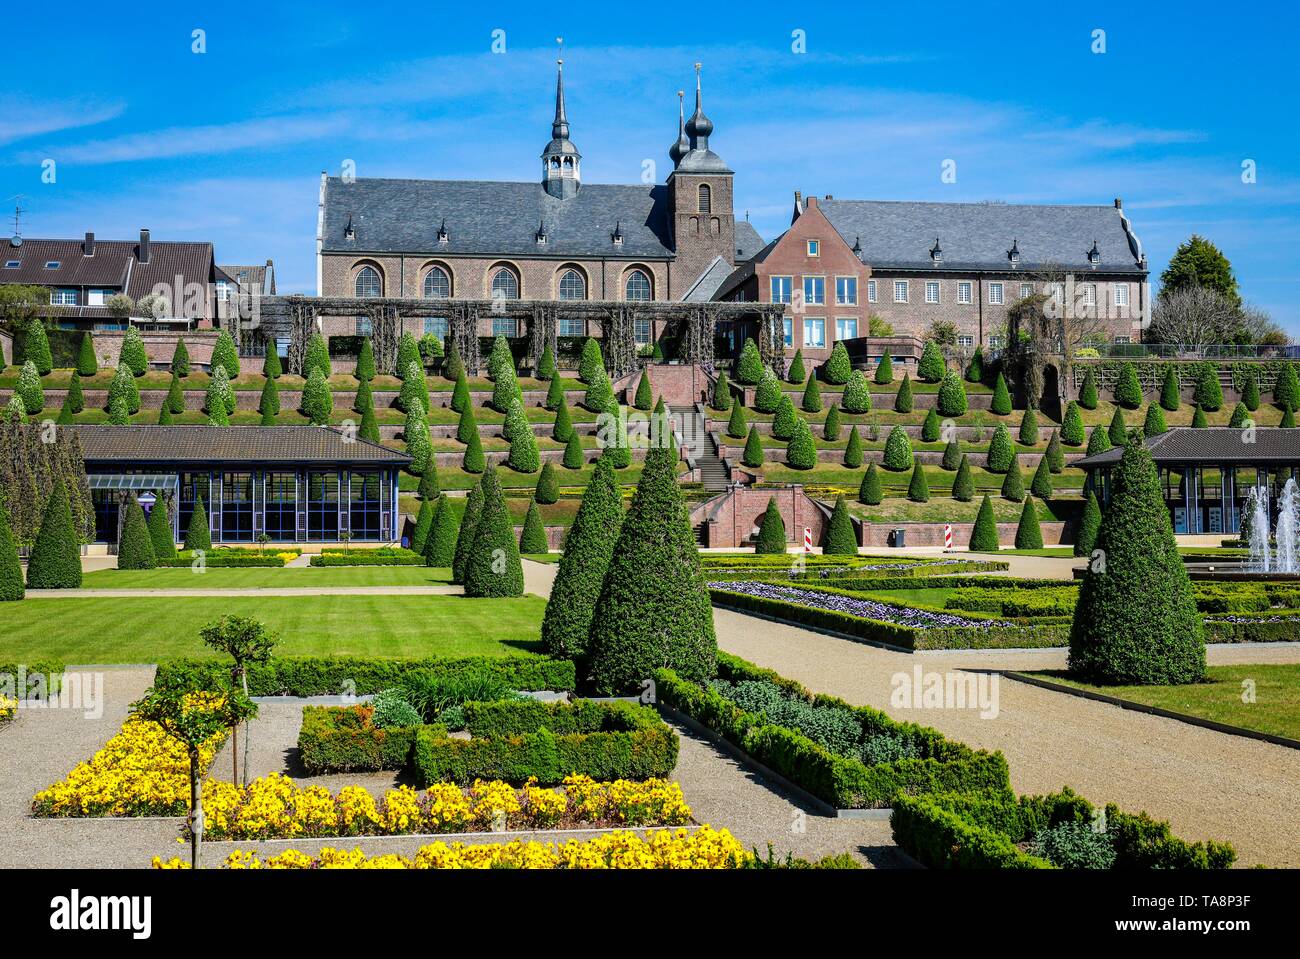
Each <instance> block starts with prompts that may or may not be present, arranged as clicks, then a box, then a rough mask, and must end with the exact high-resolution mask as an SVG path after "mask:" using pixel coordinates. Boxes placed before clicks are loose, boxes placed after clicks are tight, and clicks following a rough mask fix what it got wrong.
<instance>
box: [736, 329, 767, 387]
mask: <svg viewBox="0 0 1300 959" xmlns="http://www.w3.org/2000/svg"><path fill="white" fill-rule="evenodd" d="M765 369H766V367H765V366H764V365H763V358H762V356H760V355H759V352H758V344H757V343H755V342H754V339H753V337H750V338H748V339H746V340H745V345H744V346H743V347H741V350H740V357H739V358H738V359H737V360H736V367H735V370H736V382H737V383H742V384H744V385H745V386H756V385H757V384H758V382H759V381H760V380H761V379H762V378H763V373H764V370H765Z"/></svg>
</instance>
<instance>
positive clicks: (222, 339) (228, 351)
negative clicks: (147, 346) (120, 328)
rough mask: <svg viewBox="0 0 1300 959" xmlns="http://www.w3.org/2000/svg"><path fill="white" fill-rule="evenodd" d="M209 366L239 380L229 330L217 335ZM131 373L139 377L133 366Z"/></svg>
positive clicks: (237, 361)
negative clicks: (219, 367) (222, 368)
mask: <svg viewBox="0 0 1300 959" xmlns="http://www.w3.org/2000/svg"><path fill="white" fill-rule="evenodd" d="M127 335H128V337H129V336H130V330H128V331H127ZM140 347H141V350H142V351H143V349H144V344H143V343H141V345H140ZM125 349H126V347H125V346H123V351H125ZM211 365H212V367H213V368H214V369H215V368H216V367H218V366H222V367H224V368H225V370H226V376H228V377H229V378H230V379H232V380H235V379H238V378H239V350H238V349H237V348H236V347H235V338H234V337H233V336H231V335H230V331H229V330H222V331H221V332H220V333H218V334H217V343H216V345H215V346H214V347H212V363H211ZM131 372H133V373H135V375H136V376H139V375H140V373H137V372H136V370H135V367H134V366H132V367H131ZM141 372H143V370H142V371H141Z"/></svg>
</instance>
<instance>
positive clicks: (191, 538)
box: [185, 493, 212, 552]
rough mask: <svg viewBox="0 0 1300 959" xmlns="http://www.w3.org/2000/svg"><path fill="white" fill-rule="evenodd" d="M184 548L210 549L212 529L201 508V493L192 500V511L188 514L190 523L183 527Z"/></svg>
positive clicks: (205, 513)
mask: <svg viewBox="0 0 1300 959" xmlns="http://www.w3.org/2000/svg"><path fill="white" fill-rule="evenodd" d="M185 548H186V549H187V550H189V551H190V552H193V551H194V550H196V549H212V530H210V529H209V528H208V514H207V511H206V510H205V509H204V508H203V494H201V493H200V494H199V496H198V498H197V499H195V501H194V512H193V513H191V514H190V525H189V526H188V527H186V529H185Z"/></svg>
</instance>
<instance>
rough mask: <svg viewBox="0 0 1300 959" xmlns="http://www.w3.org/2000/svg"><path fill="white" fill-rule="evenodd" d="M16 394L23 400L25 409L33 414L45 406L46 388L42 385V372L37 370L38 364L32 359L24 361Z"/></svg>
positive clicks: (15, 389)
mask: <svg viewBox="0 0 1300 959" xmlns="http://www.w3.org/2000/svg"><path fill="white" fill-rule="evenodd" d="M14 395H15V396H17V397H18V398H19V399H21V400H22V401H23V409H25V410H26V411H27V412H28V413H31V414H32V415H35V414H37V413H39V412H40V411H41V410H42V409H44V408H45V389H44V387H42V386H41V374H40V373H38V372H37V371H36V364H35V363H33V362H32V361H31V360H28V361H27V362H25V363H23V368H22V372H20V373H19V374H18V385H17V386H16V387H15V388H14Z"/></svg>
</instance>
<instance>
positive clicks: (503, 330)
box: [492, 316, 519, 340]
mask: <svg viewBox="0 0 1300 959" xmlns="http://www.w3.org/2000/svg"><path fill="white" fill-rule="evenodd" d="M492 335H493V336H504V337H505V338H506V339H508V340H512V339H514V338H515V337H516V336H518V335H519V319H518V317H514V316H494V317H492Z"/></svg>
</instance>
